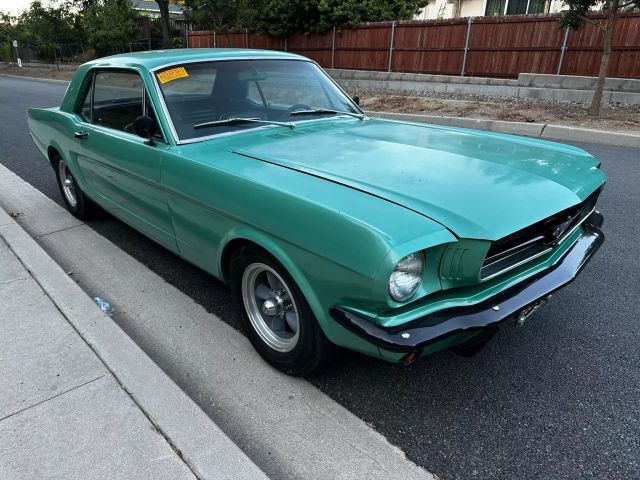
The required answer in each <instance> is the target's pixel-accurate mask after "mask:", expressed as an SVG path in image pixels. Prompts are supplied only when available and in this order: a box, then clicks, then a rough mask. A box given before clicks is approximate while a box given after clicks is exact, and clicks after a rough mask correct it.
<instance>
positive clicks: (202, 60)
mask: <svg viewBox="0 0 640 480" xmlns="http://www.w3.org/2000/svg"><path fill="white" fill-rule="evenodd" d="M274 52H275V50H274ZM283 53H284V52H283ZM237 60H291V61H293V62H310V63H316V62H314V61H313V60H311V59H310V58H306V57H300V58H295V57H291V56H288V55H283V56H278V55H274V56H272V57H266V56H255V57H225V58H215V57H211V58H193V59H191V60H182V61H180V62H169V63H164V64H162V65H158V66H157V67H153V68H150V69H149V72H156V71H158V70H162V69H163V68H167V67H173V66H175V65H188V64H191V63H210V62H233V61H237ZM316 65H317V64H316Z"/></svg>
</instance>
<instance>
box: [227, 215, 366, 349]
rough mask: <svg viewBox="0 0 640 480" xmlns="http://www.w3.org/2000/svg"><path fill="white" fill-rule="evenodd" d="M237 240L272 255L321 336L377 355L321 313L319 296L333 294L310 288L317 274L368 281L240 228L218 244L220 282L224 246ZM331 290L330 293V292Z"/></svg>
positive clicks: (325, 290)
mask: <svg viewBox="0 0 640 480" xmlns="http://www.w3.org/2000/svg"><path fill="white" fill-rule="evenodd" d="M237 240H244V241H249V242H252V243H254V244H256V245H258V246H259V247H261V248H263V249H264V250H266V251H267V252H269V253H270V254H271V255H273V256H274V257H275V258H276V260H278V262H280V263H281V264H282V266H283V267H284V268H285V269H286V270H287V272H288V273H289V274H290V275H291V277H292V278H293V280H294V281H295V282H296V284H297V285H298V288H300V290H301V291H302V293H303V295H304V296H305V299H306V300H307V302H308V303H309V306H310V307H311V310H312V311H313V313H314V315H315V317H316V319H317V320H318V323H319V325H320V328H322V331H323V332H324V334H325V335H326V336H327V338H329V340H331V341H332V342H333V343H335V344H336V345H340V346H349V348H351V349H355V350H358V351H360V352H362V353H366V354H369V355H375V356H378V355H379V350H378V348H377V347H376V346H374V345H372V344H371V343H370V342H367V341H365V340H363V339H362V338H360V337H359V336H358V335H355V334H354V333H353V332H351V331H349V330H348V329H346V328H345V327H343V326H342V325H340V324H338V323H337V322H336V321H335V320H334V319H333V318H331V317H330V315H329V311H328V310H327V311H325V309H324V308H323V304H326V302H327V299H323V296H326V297H331V296H334V295H335V293H334V292H333V291H329V290H330V289H327V288H326V287H324V288H323V287H322V286H320V287H316V288H315V289H314V288H313V287H312V286H311V285H312V282H313V283H314V284H316V285H317V284H318V282H317V279H313V278H310V277H313V276H315V275H316V273H317V272H321V276H323V277H326V275H330V276H333V275H336V277H334V278H344V277H345V276H347V277H348V280H347V281H356V282H357V281H360V282H364V283H366V284H368V285H369V287H370V282H371V279H365V278H361V279H359V280H358V279H357V278H355V276H354V273H353V272H351V274H349V273H348V272H347V271H346V269H345V268H344V267H341V266H340V265H337V264H335V263H332V262H330V261H329V260H327V259H324V258H320V257H318V256H317V255H315V254H313V253H311V252H308V251H306V250H303V249H300V248H298V247H295V246H293V245H291V244H288V243H287V244H286V245H284V244H283V243H284V241H283V240H280V239H277V238H274V237H271V236H269V235H268V234H266V233H265V232H262V231H260V230H257V229H255V228H252V227H248V226H240V227H238V228H235V229H233V230H231V231H230V232H228V233H227V234H226V235H225V236H224V237H223V239H222V241H221V242H220V246H219V248H218V254H217V265H218V269H219V271H218V276H219V278H223V274H222V265H223V255H224V254H225V249H226V248H227V246H228V245H229V244H230V243H231V242H233V241H237ZM331 290H332V289H331Z"/></svg>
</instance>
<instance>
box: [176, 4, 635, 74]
mask: <svg viewBox="0 0 640 480" xmlns="http://www.w3.org/2000/svg"><path fill="white" fill-rule="evenodd" d="M592 18H593V19H594V20H596V21H598V22H604V16H602V15H593V16H592ZM602 35H603V34H602V32H601V31H600V29H597V28H595V27H594V26H592V25H586V26H585V27H584V28H583V29H582V30H579V31H577V32H576V31H564V30H560V29H559V28H558V17H557V15H536V16H532V15H523V16H504V17H475V18H474V17H469V18H457V19H451V20H441V21H406V22H380V23H367V24H363V25H360V26H359V27H358V28H356V29H350V28H348V27H345V28H338V29H334V30H332V31H329V32H327V33H326V34H308V35H303V34H296V35H292V36H290V37H288V38H286V39H279V38H273V37H269V36H266V35H261V34H257V33H252V32H249V31H235V32H232V33H215V32H213V31H207V30H200V31H192V32H189V39H188V41H189V47H236V48H262V49H271V50H285V51H289V52H294V53H299V54H301V55H304V56H306V57H309V58H311V59H313V60H315V61H316V62H318V63H319V64H320V65H322V66H323V67H326V68H331V67H333V68H345V69H356V70H381V71H393V72H414V73H432V74H444V75H467V76H480V77H504V78H509V77H517V76H518V74H519V73H522V72H530V73H551V74H558V73H559V74H563V75H589V76H593V75H597V74H598V69H599V66H600V59H601V56H602V43H603V38H602ZM609 76H610V77H623V78H640V12H637V11H636V12H634V13H631V14H628V15H627V16H626V17H624V18H621V19H620V20H618V23H617V24H616V29H615V32H614V35H613V39H612V53H611V60H610V62H609Z"/></svg>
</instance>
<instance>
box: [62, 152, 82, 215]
mask: <svg viewBox="0 0 640 480" xmlns="http://www.w3.org/2000/svg"><path fill="white" fill-rule="evenodd" d="M58 176H59V177H60V185H61V186H62V193H64V196H65V198H66V199H67V202H69V205H71V206H72V207H74V208H75V207H76V205H78V197H77V196H76V183H75V181H74V179H73V176H72V175H71V172H70V171H69V169H68V168H67V164H66V163H65V161H64V160H62V159H60V160H59V161H58Z"/></svg>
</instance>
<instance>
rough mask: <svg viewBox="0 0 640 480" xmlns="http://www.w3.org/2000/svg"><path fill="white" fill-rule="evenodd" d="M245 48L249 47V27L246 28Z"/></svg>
mask: <svg viewBox="0 0 640 480" xmlns="http://www.w3.org/2000/svg"><path fill="white" fill-rule="evenodd" d="M244 48H249V29H248V28H245V29H244Z"/></svg>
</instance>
